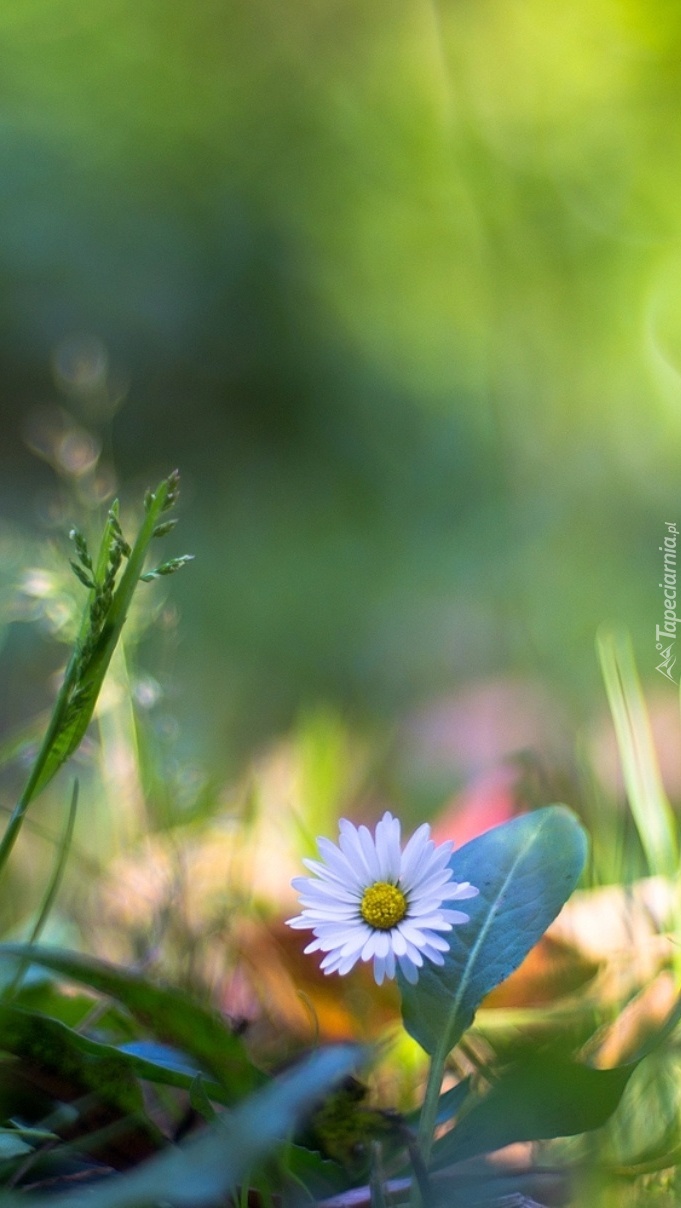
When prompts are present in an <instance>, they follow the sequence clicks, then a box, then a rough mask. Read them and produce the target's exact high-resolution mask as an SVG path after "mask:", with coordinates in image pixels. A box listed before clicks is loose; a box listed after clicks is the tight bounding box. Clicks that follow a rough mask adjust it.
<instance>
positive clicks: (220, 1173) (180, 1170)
mask: <svg viewBox="0 0 681 1208" xmlns="http://www.w3.org/2000/svg"><path fill="white" fill-rule="evenodd" d="M366 1055H367V1054H366V1050H364V1049H361V1048H360V1047H359V1046H357V1045H339V1046H337V1047H336V1048H327V1049H319V1050H317V1052H315V1053H313V1054H312V1055H311V1056H310V1057H308V1058H307V1059H306V1060H305V1061H303V1062H301V1063H300V1065H298V1066H296V1067H295V1068H294V1069H292V1070H289V1071H287V1072H286V1073H285V1074H282V1075H281V1076H280V1077H279V1078H278V1079H276V1081H274V1082H272V1083H271V1084H270V1085H269V1086H268V1087H266V1088H265V1089H264V1090H262V1091H260V1092H259V1093H258V1094H256V1095H254V1096H252V1097H251V1098H250V1099H248V1100H247V1101H246V1102H245V1103H244V1104H242V1105H241V1106H240V1107H238V1108H237V1109H235V1110H234V1111H233V1112H230V1114H229V1116H227V1117H220V1118H219V1119H218V1120H216V1122H215V1124H213V1125H209V1126H208V1127H207V1128H205V1129H204V1130H203V1132H201V1133H200V1134H199V1136H198V1137H195V1136H193V1137H190V1138H189V1139H188V1140H187V1141H186V1142H184V1143H182V1144H180V1145H177V1146H174V1147H172V1148H169V1149H168V1150H166V1151H165V1152H164V1153H162V1154H159V1155H158V1156H156V1157H152V1158H150V1159H149V1160H148V1161H146V1162H144V1163H142V1164H141V1165H140V1166H138V1167H136V1168H135V1169H134V1170H132V1171H129V1172H126V1173H125V1174H121V1175H117V1176H115V1177H112V1178H111V1179H108V1180H107V1181H106V1182H105V1183H104V1184H102V1185H97V1186H94V1187H89V1188H85V1189H83V1190H82V1191H75V1190H71V1191H69V1192H68V1194H66V1195H58V1196H54V1197H53V1198H52V1199H50V1201H49V1202H50V1206H51V1208H149V1206H151V1205H156V1204H158V1203H159V1201H164V1202H165V1203H167V1204H169V1205H172V1208H210V1206H211V1205H217V1204H219V1203H223V1202H224V1198H225V1197H226V1196H227V1194H228V1193H229V1192H230V1191H232V1190H233V1189H234V1188H235V1187H236V1186H237V1185H238V1183H239V1182H240V1180H241V1179H243V1178H244V1176H245V1175H246V1174H247V1173H248V1171H249V1170H253V1169H256V1168H257V1167H258V1166H259V1164H261V1163H262V1162H263V1161H264V1159H265V1158H267V1157H268V1156H269V1155H270V1154H272V1153H273V1152H274V1151H275V1150H276V1149H277V1148H279V1146H280V1145H282V1144H283V1143H284V1142H285V1141H286V1139H287V1138H288V1137H289V1136H290V1134H291V1132H292V1131H293V1130H294V1129H295V1128H296V1127H297V1126H298V1125H299V1124H300V1122H301V1121H302V1120H303V1119H304V1117H305V1116H306V1115H307V1114H308V1113H309V1112H310V1110H311V1109H312V1108H313V1107H314V1105H315V1103H317V1102H318V1101H319V1100H320V1099H321V1098H322V1097H323V1096H324V1095H325V1094H326V1093H327V1092H328V1091H329V1090H330V1089H331V1088H332V1087H333V1086H334V1085H335V1084H336V1083H338V1082H339V1081H340V1080H341V1079H342V1078H344V1077H346V1076H347V1075H348V1074H349V1073H350V1072H351V1071H352V1069H353V1068H355V1067H356V1066H357V1064H358V1063H359V1062H360V1061H362V1060H363V1059H365V1058H366ZM44 1204H45V1200H44V1198H43V1197H42V1196H30V1195H28V1196H26V1195H13V1194H6V1195H4V1196H2V1195H0V1206H1V1208H44Z"/></svg>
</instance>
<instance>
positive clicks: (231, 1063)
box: [0, 944, 264, 1102]
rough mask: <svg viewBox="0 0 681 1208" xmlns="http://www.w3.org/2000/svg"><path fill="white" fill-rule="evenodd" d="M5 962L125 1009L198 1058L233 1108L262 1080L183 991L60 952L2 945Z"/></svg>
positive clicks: (221, 1027)
mask: <svg viewBox="0 0 681 1208" xmlns="http://www.w3.org/2000/svg"><path fill="white" fill-rule="evenodd" d="M3 957H4V958H6V959H11V960H19V961H22V962H25V963H28V962H30V963H32V964H35V965H40V966H42V967H43V968H45V969H50V970H52V972H53V973H58V974H60V975H61V976H63V977H67V978H69V979H71V980H72V981H77V982H80V983H82V984H84V985H87V986H90V987H91V989H93V990H97V991H99V992H100V993H102V994H108V995H110V996H111V997H112V998H115V999H116V1000H117V1001H118V1002H120V1003H123V1004H124V1006H126V1007H127V1009H128V1011H129V1012H130V1014H131V1015H133V1016H134V1018H135V1019H137V1020H138V1022H139V1023H141V1024H143V1025H144V1026H145V1027H146V1028H148V1029H149V1030H150V1031H152V1032H153V1034H154V1035H155V1036H156V1037H158V1038H159V1039H162V1040H165V1041H168V1042H169V1043H170V1044H174V1045H176V1046H177V1048H179V1049H181V1050H182V1051H183V1052H185V1053H188V1054H190V1055H191V1056H192V1057H194V1058H195V1059H196V1062H197V1065H198V1066H199V1067H201V1068H203V1069H206V1070H207V1071H208V1072H209V1073H210V1074H212V1075H213V1077H214V1078H215V1079H216V1081H218V1082H220V1083H221V1084H222V1085H223V1086H224V1088H225V1090H226V1091H227V1092H228V1094H229V1096H230V1098H229V1101H230V1102H235V1101H236V1100H238V1099H240V1098H242V1097H243V1096H244V1095H245V1094H247V1093H248V1092H249V1091H251V1090H254V1089H255V1088H256V1087H257V1086H259V1085H261V1084H262V1082H263V1080H264V1075H263V1074H261V1073H260V1071H259V1070H257V1069H256V1068H255V1066H254V1065H253V1063H252V1062H251V1060H250V1058H249V1056H248V1054H247V1052H246V1049H245V1047H244V1045H243V1043H242V1041H241V1040H240V1038H239V1037H238V1036H235V1035H234V1033H233V1032H232V1030H231V1029H230V1027H229V1026H228V1025H227V1023H226V1022H225V1021H224V1020H223V1019H221V1018H220V1016H219V1015H218V1014H217V1013H216V1012H214V1011H211V1010H209V1009H208V1008H206V1007H203V1006H201V1004H200V1003H198V1002H196V1000H195V999H193V998H191V997H190V996H189V995H188V994H185V993H184V992H183V991H181V990H177V989H174V988H171V987H167V986H158V985H155V984H154V983H153V982H150V981H149V980H148V979H147V978H146V977H144V976H143V975H142V974H140V973H131V972H129V971H128V970H125V969H118V968H116V966H115V965H109V964H107V963H106V962H105V961H99V960H96V959H95V958H94V957H89V956H82V955H80V954H78V953H73V952H63V951H61V950H59V949H52V948H41V947H32V946H31V945H29V944H2V945H0V960H2V958H3Z"/></svg>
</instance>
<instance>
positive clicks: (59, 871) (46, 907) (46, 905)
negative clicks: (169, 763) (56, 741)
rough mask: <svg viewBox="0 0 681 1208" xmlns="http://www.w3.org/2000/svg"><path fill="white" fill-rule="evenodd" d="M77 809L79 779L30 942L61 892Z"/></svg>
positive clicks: (13, 985)
mask: <svg viewBox="0 0 681 1208" xmlns="http://www.w3.org/2000/svg"><path fill="white" fill-rule="evenodd" d="M77 809H78V781H77V780H76V781H74V784H73V792H72V794H71V804H70V806H69V812H68V815H67V818H66V825H65V827H64V833H63V835H62V838H61V842H60V844H59V850H58V852H57V859H56V861H55V864H54V867H53V869H52V875H51V876H50V880H49V882H48V885H47V889H46V891H45V894H44V896H43V900H42V903H41V905H40V909H39V911H38V917H37V919H36V921H35V923H34V924H33V927H32V928H31V934H30V937H29V940H28V942H29V944H35V943H36V941H37V940H38V939H39V938H40V935H41V934H42V930H43V927H44V926H45V924H46V922H47V920H48V918H49V917H50V913H51V911H52V907H53V905H54V902H55V899H56V897H57V894H58V893H59V886H60V885H61V882H62V877H63V876H64V869H65V868H66V861H67V859H68V855H69V852H70V850H71V840H72V839H73V830H74V827H75V825H76V812H77ZM28 964H29V962H28V961H24V962H22V963H21V964H20V965H19V968H18V969H17V972H16V973H15V975H14V977H13V978H12V981H11V982H10V983H9V985H8V986H7V988H6V989H5V991H4V992H3V994H2V998H3V999H8V998H12V996H13V995H14V994H15V993H16V991H17V989H18V987H19V985H20V984H21V981H22V978H23V976H24V973H25V972H26V969H27V968H28Z"/></svg>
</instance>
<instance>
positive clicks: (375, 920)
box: [359, 881, 407, 931]
mask: <svg viewBox="0 0 681 1208" xmlns="http://www.w3.org/2000/svg"><path fill="white" fill-rule="evenodd" d="M359 912H360V914H361V916H362V918H363V919H364V922H365V923H368V924H369V926H370V927H376V928H378V930H379V931H390V928H391V927H395V926H396V925H397V923H399V922H400V921H401V919H403V918H404V916H405V914H406V913H407V899H406V898H405V896H404V894H403V893H402V890H401V889H398V888H397V885H389V884H388V882H387V881H376V883H375V885H370V886H369V888H368V889H365V890H364V894H363V897H362V901H361V904H360V908H359Z"/></svg>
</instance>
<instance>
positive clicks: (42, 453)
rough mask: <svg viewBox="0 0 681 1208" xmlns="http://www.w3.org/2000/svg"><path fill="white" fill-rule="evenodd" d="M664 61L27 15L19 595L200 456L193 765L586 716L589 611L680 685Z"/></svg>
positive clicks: (270, 6)
mask: <svg viewBox="0 0 681 1208" xmlns="http://www.w3.org/2000/svg"><path fill="white" fill-rule="evenodd" d="M680 68H681V9H680V8H679V7H678V6H677V5H674V4H669V3H668V2H665V3H663V2H662V0H646V2H645V3H644V2H643V0H627V2H615V0H589V3H586V0H577V2H576V3H571V4H569V5H567V6H565V5H564V6H553V5H546V4H545V3H543V2H542V0H524V3H522V4H511V3H508V2H506V3H504V2H501V0H475V2H474V3H473V2H470V0H457V2H452V0H442V2H441V3H436V2H432V3H430V2H427V0H389V2H388V0H372V2H371V3H366V0H363V2H362V3H357V2H355V0H345V2H344V3H339V2H338V0H288V2H287V3H286V4H284V3H281V2H280V0H233V2H231V3H228V2H226V0H219V2H218V0H196V3H194V4H191V5H187V4H185V3H179V2H178V0H134V2H133V0H116V2H115V3H113V4H112V3H107V4H104V3H101V0H59V2H57V3H55V2H54V0H6V2H5V3H4V5H3V6H2V12H1V13H0V359H1V367H0V423H1V424H2V433H3V436H2V441H1V443H0V471H1V473H0V507H1V509H2V515H3V518H4V519H3V526H4V527H3V530H2V532H3V534H4V538H3V539H4V540H5V543H6V552H7V556H6V557H5V558H4V562H3V566H4V569H3V570H2V571H1V572H0V580H2V584H1V585H2V590H3V593H4V595H3V598H4V599H9V598H10V597H11V588H12V584H13V583H14V582H15V580H16V574H17V573H18V568H19V567H20V566H21V564H22V562H25V558H26V556H28V553H27V551H29V550H31V551H32V548H33V547H31V546H30V541H32V540H34V539H36V540H37V539H38V538H40V537H41V535H44V533H45V531H46V529H47V530H48V531H50V532H52V533H53V534H55V538H56V539H58V540H61V541H62V547H63V549H64V550H65V549H66V542H65V540H63V534H65V533H66V532H67V531H68V525H69V523H70V521H71V520H72V519H78V517H73V516H72V515H71V511H72V510H73V508H74V507H75V504H74V500H77V499H78V498H80V502H81V503H82V504H83V507H84V509H85V510H86V511H87V507H90V508H91V509H94V508H95V505H96V503H97V500H98V499H104V498H105V497H106V496H107V491H109V490H110V489H113V486H114V478H115V481H116V483H117V489H119V490H120V492H121V494H122V497H123V499H124V501H128V502H134V501H137V500H138V499H139V496H140V488H143V487H144V486H146V485H147V484H148V483H151V482H154V481H156V480H157V479H158V478H159V477H161V476H162V475H163V474H165V473H167V472H168V470H170V469H171V468H172V467H173V466H174V465H179V467H180V468H181V470H182V473H183V480H184V486H185V493H184V506H183V518H182V525H181V529H180V530H179V531H178V533H177V535H176V537H174V538H173V543H174V546H175V547H176V548H174V549H173V551H172V552H178V553H182V552H185V551H191V552H193V553H195V554H196V555H197V558H196V562H195V563H194V565H193V566H192V567H191V568H190V569H189V570H187V571H185V572H183V574H182V575H181V576H179V577H178V578H177V579H174V580H173V581H172V585H171V587H170V598H171V599H172V600H173V602H174V604H175V605H176V606H177V608H178V609H179V613H180V621H179V626H178V628H177V633H179V641H178V642H177V645H176V648H175V649H174V651H173V653H172V659H171V663H172V666H170V665H169V664H168V665H163V660H162V659H161V660H160V662H161V664H162V665H161V666H160V669H159V666H158V665H156V664H154V663H153V660H151V663H150V665H152V666H154V667H155V671H154V674H157V675H159V677H160V678H161V679H162V680H163V683H164V687H166V688H167V686H168V683H171V684H172V685H173V692H174V694H175V695H174V699H173V709H174V711H175V713H176V714H177V715H178V716H179V717H180V718H181V726H180V733H181V735H182V739H181V741H183V742H186V743H187V744H188V745H189V746H191V747H192V748H193V749H196V750H198V751H200V753H201V755H202V757H204V758H206V759H207V760H208V761H209V762H211V761H217V762H218V763H224V762H225V761H226V762H227V763H228V764H229V763H230V762H231V763H232V764H234V765H236V764H238V762H239V760H240V759H242V758H243V757H244V755H245V754H247V753H248V752H250V751H252V750H253V749H255V748H256V747H257V746H258V744H260V743H262V742H263V741H264V740H266V739H268V738H270V737H271V736H273V735H275V734H277V733H279V732H283V731H284V730H285V729H286V728H287V727H288V726H290V724H291V722H292V720H293V719H294V718H295V717H296V716H297V715H298V714H299V712H300V710H301V709H304V708H307V707H313V706H315V705H318V704H319V703H320V702H324V703H328V704H329V705H331V706H332V707H334V708H336V709H338V710H340V711H341V712H342V713H344V714H345V715H347V716H349V717H351V718H356V719H357V720H358V721H359V722H362V723H363V722H367V723H369V724H373V723H374V722H377V723H378V724H379V725H384V724H385V723H386V722H387V723H390V722H391V720H392V719H394V718H399V717H400V716H402V715H403V714H404V713H405V712H407V711H408V710H409V709H411V708H413V707H414V706H416V705H418V704H420V703H421V702H423V701H426V700H428V699H429V698H432V697H433V696H437V695H438V694H441V693H446V692H449V691H452V690H454V689H458V688H460V687H461V686H462V685H465V684H467V683H469V682H471V681H473V682H475V681H479V680H484V679H485V678H487V677H490V676H501V677H514V676H529V677H531V678H533V679H538V680H540V681H542V682H543V683H544V684H545V685H547V686H548V689H549V691H550V693H551V694H554V695H555V699H556V702H558V701H560V704H561V707H567V708H568V709H569V710H570V711H571V712H572V713H573V714H574V716H575V717H580V716H583V715H584V713H585V712H588V711H589V710H590V709H592V708H593V707H594V702H598V704H599V705H600V703H601V702H602V699H603V697H602V689H601V685H600V681H599V672H598V668H597V663H596V658H595V654H594V636H595V632H596V629H597V627H598V625H599V624H600V623H601V622H603V621H619V622H622V623H624V624H625V625H626V626H628V627H629V628H630V629H631V631H632V633H633V636H634V642H635V647H636V652H637V657H638V660H639V665H640V668H641V672H642V675H643V678H644V680H645V681H646V682H650V683H653V682H655V681H659V682H660V684H662V681H661V680H660V677H659V675H657V674H656V672H655V666H656V663H657V659H658V656H657V652H656V651H655V645H654V631H655V625H656V623H657V622H658V621H659V620H661V611H662V604H661V592H660V590H659V588H658V582H659V579H660V569H661V554H660V553H659V550H658V547H659V545H660V544H661V542H662V538H663V536H664V535H665V531H666V530H665V528H664V524H665V522H666V521H676V522H677V523H678V522H679V521H680V520H681V511H680V510H679V502H678V500H679V490H678V480H679V466H680V464H681V458H680V453H681V448H680V443H679V442H680V436H681V292H680V288H679V286H680V269H681V244H680V242H679V236H680V235H681V70H680ZM100 448H101V453H100ZM36 454H38V455H37V456H36ZM48 463H49V464H48ZM112 466H115V473H114V471H112V469H111V467H112ZM65 484H66V485H65ZM67 487H68V490H67ZM79 492H80V495H79ZM168 552H171V551H168ZM36 557H37V554H35V553H33V552H31V553H30V558H31V560H33V559H34V558H36ZM12 616H13V614H12V609H11V607H10V608H8V610H7V613H6V617H5V619H6V621H7V623H8V626H9V627H8V628H7V630H6V633H7V635H8V638H9V641H8V644H7V645H6V647H5V651H4V654H3V658H4V659H5V676H6V681H7V683H8V684H9V685H10V687H9V689H8V692H7V693H6V694H5V706H4V710H3V712H4V713H5V716H4V717H3V719H2V720H3V724H4V725H5V726H7V725H9V724H10V722H16V720H17V717H16V714H17V711H18V714H19V716H21V714H22V713H24V714H25V715H29V714H30V712H31V710H32V709H33V706H34V700H33V698H32V697H31V698H30V699H27V697H26V693H27V692H28V693H29V696H30V692H31V691H34V694H36V695H39V688H38V681H39V677H38V675H37V672H36V679H35V683H33V681H32V680H31V676H30V668H31V666H32V662H31V660H32V659H34V658H35V657H36V655H35V649H34V648H33V647H31V643H30V642H29V639H28V638H27V637H26V635H25V634H24V633H23V631H22V628H21V627H20V626H19V627H18V626H12V625H11V624H9V623H10V622H11V620H12ZM31 641H33V639H31ZM29 647H31V650H32V653H30V652H29ZM45 658H48V661H49V656H48V655H47V653H45ZM17 669H19V670H23V676H22V677H20V678H21V679H22V682H23V687H22V688H21V690H20V689H19V688H15V687H13V686H12V685H13V684H14V681H15V679H16V678H17V676H16V672H17ZM32 683H33V687H31V685H32ZM40 683H42V680H40ZM27 685H28V687H27ZM22 694H23V695H22ZM556 707H557V708H558V704H557V706H556Z"/></svg>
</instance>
